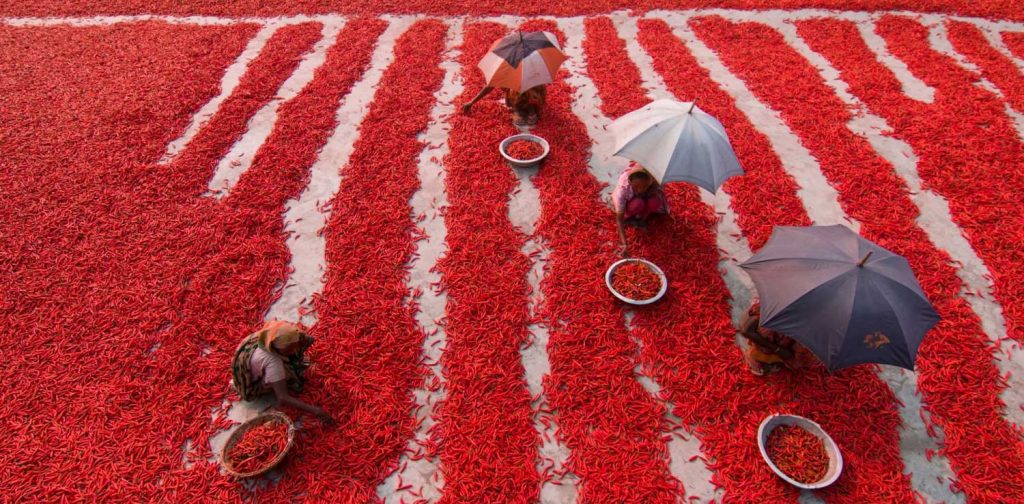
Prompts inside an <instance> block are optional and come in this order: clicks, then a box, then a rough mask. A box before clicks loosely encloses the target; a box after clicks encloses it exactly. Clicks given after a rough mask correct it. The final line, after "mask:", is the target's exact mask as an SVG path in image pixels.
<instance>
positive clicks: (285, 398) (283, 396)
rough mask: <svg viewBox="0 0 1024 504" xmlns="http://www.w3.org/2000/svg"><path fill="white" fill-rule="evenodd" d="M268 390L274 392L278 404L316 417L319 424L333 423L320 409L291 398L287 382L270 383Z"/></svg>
mask: <svg viewBox="0 0 1024 504" xmlns="http://www.w3.org/2000/svg"><path fill="white" fill-rule="evenodd" d="M270 388H271V389H273V390H274V396H276V397H277V401H278V402H279V403H280V404H283V405H286V406H291V407H293V408H296V409H300V410H302V411H305V412H307V413H311V414H313V415H316V416H317V418H319V419H320V421H321V422H324V423H327V424H333V423H334V419H333V418H331V416H330V415H328V414H327V412H326V411H324V410H323V409H322V408H318V407H316V406H313V405H312V404H309V403H307V402H304V401H301V400H299V399H298V398H296V397H292V395H291V394H289V393H288V382H287V381H286V380H281V381H276V382H274V383H271V384H270Z"/></svg>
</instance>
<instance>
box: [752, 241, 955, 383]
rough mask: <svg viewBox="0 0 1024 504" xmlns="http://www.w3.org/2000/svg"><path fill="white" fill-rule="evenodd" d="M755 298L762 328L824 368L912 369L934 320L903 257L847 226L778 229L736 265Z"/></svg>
mask: <svg viewBox="0 0 1024 504" xmlns="http://www.w3.org/2000/svg"><path fill="white" fill-rule="evenodd" d="M740 266H741V267H743V269H745V270H746V271H747V273H749V274H750V277H751V278H753V280H754V286H755V287H756V288H757V293H758V296H760V298H761V325H762V326H764V327H767V328H768V329H773V330H776V331H778V332H781V333H783V334H785V335H787V336H790V337H792V338H793V339H795V340H797V341H799V342H800V343H801V344H802V345H804V346H805V347H807V348H808V349H809V350H810V351H811V352H814V354H815V355H817V356H818V358H819V359H821V361H822V362H824V363H825V365H826V366H827V367H828V369H829V370H830V371H835V370H837V369H841V368H844V367H848V366H853V365H855V364H864V363H877V364H891V365H895V366H900V367H904V368H907V369H911V370H913V369H914V361H915V359H916V358H917V348H918V346H920V345H921V340H922V339H924V335H925V333H927V332H928V330H930V329H931V328H932V326H934V325H935V324H936V323H937V322H938V321H939V314H938V313H936V312H935V309H934V308H933V307H932V305H931V303H930V302H929V301H928V298H927V297H926V296H925V294H924V291H922V290H921V286H920V285H919V284H918V283H917V279H916V278H915V277H914V272H913V271H912V270H911V269H910V265H909V264H908V263H907V260H906V259H904V258H903V257H900V256H898V255H896V254H894V253H892V252H890V251H888V250H886V249H884V248H882V247H880V246H878V245H876V244H874V243H872V242H870V241H868V240H865V239H864V238H861V237H860V236H859V235H857V234H856V233H854V232H853V231H850V230H849V229H848V228H846V227H845V226H810V227H794V226H776V227H775V230H774V231H773V232H772V236H771V238H770V239H769V240H768V243H767V244H765V246H764V248H762V249H761V251H760V252H758V253H757V254H755V255H754V256H753V257H751V258H750V259H749V260H747V261H746V262H744V263H743V264H741V265H740Z"/></svg>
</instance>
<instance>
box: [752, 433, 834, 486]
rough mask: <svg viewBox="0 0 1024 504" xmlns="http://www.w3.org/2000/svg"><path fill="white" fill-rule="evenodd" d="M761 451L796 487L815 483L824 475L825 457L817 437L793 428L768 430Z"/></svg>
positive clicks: (826, 459) (826, 461)
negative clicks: (797, 483) (769, 431)
mask: <svg viewBox="0 0 1024 504" xmlns="http://www.w3.org/2000/svg"><path fill="white" fill-rule="evenodd" d="M765 451H766V452H768V458H770V459H771V460H772V463H773V464H775V467H778V468H779V469H780V470H781V471H782V472H784V473H786V475H787V476H789V477H790V478H793V479H794V480H796V481H799V482H800V483H805V484H809V483H817V482H819V481H821V480H822V479H823V478H824V477H825V473H826V472H827V471H828V463H829V458H828V453H827V452H826V451H825V445H824V443H822V442H821V440H820V439H818V437H817V436H815V435H814V434H811V433H810V432H808V431H807V430H806V429H803V428H800V427H798V426H795V425H780V426H778V427H776V428H774V429H772V431H771V433H770V434H768V440H767V442H765Z"/></svg>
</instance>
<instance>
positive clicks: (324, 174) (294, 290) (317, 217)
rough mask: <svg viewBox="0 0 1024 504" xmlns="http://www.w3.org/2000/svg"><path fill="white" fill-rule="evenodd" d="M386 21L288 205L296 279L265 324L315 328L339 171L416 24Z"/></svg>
mask: <svg viewBox="0 0 1024 504" xmlns="http://www.w3.org/2000/svg"><path fill="white" fill-rule="evenodd" d="M384 19H386V20H388V21H389V24H388V28H387V29H386V30H384V33H383V34H382V35H381V36H380V38H379V39H378V40H377V47H376V48H375V49H374V51H373V55H372V56H371V58H370V68H369V69H368V70H367V71H366V73H365V74H363V76H362V78H361V79H360V80H359V82H357V83H356V84H355V85H354V86H353V87H352V90H351V91H350V92H349V94H348V95H347V96H346V97H345V98H344V99H343V100H342V101H341V105H340V106H339V107H338V110H337V113H336V116H335V120H336V121H337V126H336V127H335V129H334V132H333V133H332V134H331V137H330V138H329V139H328V140H327V143H326V144H325V145H324V147H323V148H322V149H321V150H320V154H319V156H318V157H317V160H316V162H315V163H313V167H312V173H311V176H310V180H309V184H308V185H307V186H306V188H305V189H304V190H303V191H302V194H300V195H299V197H298V198H297V199H293V200H290V201H288V203H287V204H285V212H284V228H285V232H286V233H288V235H289V236H288V239H287V242H286V243H287V245H288V251H289V252H291V257H292V260H291V268H292V273H291V274H290V275H289V276H288V279H287V280H286V281H285V284H284V287H283V288H282V291H281V297H280V298H278V299H277V301H276V302H274V304H273V305H272V306H271V307H270V310H269V312H268V313H267V315H266V318H267V319H278V320H294V321H301V322H302V323H303V324H305V325H306V326H307V327H308V326H311V325H313V324H314V323H315V322H316V315H315V314H314V313H312V312H311V311H310V310H312V302H313V296H314V295H315V294H317V293H319V292H320V290H321V289H322V288H323V284H324V280H323V275H324V272H325V270H326V259H325V248H326V244H325V242H324V238H323V236H321V235H320V230H321V229H323V227H324V225H325V224H326V223H327V220H328V219H329V218H330V213H331V209H330V203H331V200H332V199H334V195H335V194H336V193H337V192H338V188H339V187H341V180H342V174H341V170H342V168H344V167H345V165H347V164H348V158H349V156H351V155H352V149H353V148H354V146H355V141H356V138H358V137H359V131H360V128H361V127H362V122H363V118H364V117H365V116H366V113H367V112H368V111H369V108H370V102H371V101H373V97H374V95H375V94H376V90H377V85H378V84H379V83H380V79H381V77H382V76H383V74H384V70H385V69H387V67H388V66H390V65H391V63H392V62H393V61H394V59H395V51H394V48H395V43H396V42H397V41H398V37H399V36H401V35H402V33H404V32H405V30H406V29H408V28H409V26H410V25H412V23H413V22H414V21H415V20H416V19H417V18H415V17H405V16H402V17H390V16H388V17H385V18H384ZM356 125H359V126H356ZM300 311H302V312H303V313H302V314H300Z"/></svg>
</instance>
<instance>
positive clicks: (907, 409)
mask: <svg viewBox="0 0 1024 504" xmlns="http://www.w3.org/2000/svg"><path fill="white" fill-rule="evenodd" d="M734 20H736V21H771V19H770V18H768V17H759V18H757V19H754V18H749V19H745V18H743V17H740V18H734ZM672 24H673V30H674V32H675V34H676V35H677V36H678V37H679V38H680V39H682V40H683V41H684V42H685V43H686V44H687V46H688V47H689V48H690V50H691V52H692V53H693V54H694V56H695V57H696V58H697V60H698V61H699V62H700V64H701V65H702V66H704V67H705V68H706V69H708V71H709V73H710V74H711V76H712V78H713V79H714V80H715V81H716V82H718V83H719V85H720V86H721V87H722V88H723V89H724V90H726V91H727V92H729V93H730V94H731V95H732V96H733V98H734V99H736V101H737V105H738V106H739V107H740V109H741V110H743V111H744V112H745V113H746V114H747V116H748V117H750V118H751V120H752V122H753V123H754V125H755V127H757V128H758V129H759V130H760V131H761V132H762V133H765V135H766V136H767V137H768V139H769V141H770V142H771V143H772V145H777V143H778V142H780V141H788V140H787V139H786V138H788V137H789V136H790V135H793V133H792V131H790V130H789V129H788V127H786V132H787V135H786V137H784V138H776V137H775V135H776V134H777V132H778V130H777V129H774V128H770V127H766V126H767V125H764V124H762V123H761V122H760V120H759V119H758V118H757V117H755V116H753V115H751V114H750V113H749V112H747V111H746V109H747V108H748V107H750V104H751V103H755V102H756V99H754V97H753V96H752V94H751V93H750V91H749V90H748V89H746V86H745V85H744V84H743V83H742V82H741V81H740V80H739V79H738V78H737V77H736V76H735V75H733V74H732V73H731V72H730V71H729V70H728V68H727V67H726V66H725V65H724V63H722V61H721V60H720V59H719V58H718V56H717V55H716V54H714V52H713V51H711V50H710V48H708V47H707V46H706V45H705V44H704V43H703V42H702V41H700V40H699V39H698V38H697V37H696V35H695V34H694V33H693V31H692V30H690V28H689V26H687V25H686V22H685V20H675V22H673V23H672ZM761 107H765V108H767V107H766V106H765V105H763V104H759V105H757V106H756V107H755V108H761ZM761 117H770V116H761ZM774 126H777V125H774ZM783 126H785V125H783ZM776 152H778V148H777V147H776ZM808 155H810V154H809V153H808ZM809 161H811V162H812V163H813V165H814V169H815V170H817V171H818V173H819V174H820V175H821V176H822V178H824V175H823V174H821V171H820V170H821V168H820V166H818V164H817V161H816V160H814V159H813V158H811V159H809ZM786 165H787V164H786V163H785V162H784V163H783V166H784V167H786ZM787 169H788V168H787ZM790 173H791V175H792V172H790ZM798 183H799V182H798ZM801 190H802V191H804V192H823V191H827V192H831V193H833V194H834V189H832V188H831V187H828V188H826V187H824V186H816V187H812V188H808V187H804V186H802V187H801ZM800 192H801V191H798V194H799V193H800ZM821 196H822V195H821V194H819V197H818V198H816V199H815V200H810V201H809V200H807V199H804V198H803V197H802V194H801V201H802V203H803V205H804V207H805V209H806V210H807V213H808V215H809V216H810V217H811V219H812V220H813V221H814V222H816V223H819V224H843V223H844V221H845V222H847V223H852V224H853V226H851V227H853V228H854V229H858V228H859V225H858V223H856V222H855V221H852V219H850V217H848V216H846V215H845V212H843V210H842V207H841V205H840V204H839V200H838V199H831V200H829V201H828V203H827V205H828V207H827V208H823V207H822V206H821V204H820V203H812V201H817V202H820V201H822V199H823V198H822V197H821ZM837 212H838V213H839V215H840V216H841V218H839V219H836V218H834V217H833V216H834V215H836V214H837ZM879 376H880V377H881V378H882V379H883V380H885V381H886V383H887V384H888V386H889V387H890V389H892V390H893V392H894V394H895V395H896V396H897V398H898V399H899V400H900V402H901V403H902V405H901V406H900V411H899V414H900V417H901V419H902V421H903V430H902V431H901V433H900V444H901V457H902V458H903V461H904V464H905V467H906V468H907V469H908V470H909V471H911V472H912V473H913V475H912V484H914V487H915V488H916V489H918V490H919V491H921V492H922V493H927V492H931V491H932V487H935V486H939V487H941V488H939V489H935V490H934V493H936V494H937V495H939V496H941V498H945V499H946V500H951V499H952V496H951V495H950V493H949V491H948V489H947V488H946V487H945V486H942V485H936V483H937V482H938V480H937V478H939V477H944V478H947V479H948V478H949V477H951V476H952V473H951V472H950V471H949V467H948V463H947V464H946V465H945V468H944V469H945V470H943V468H942V465H941V464H940V463H939V461H936V463H935V464H932V463H930V462H928V461H926V460H925V457H924V453H925V452H924V450H923V449H922V448H923V445H924V446H927V445H925V444H926V443H933V444H932V445H931V446H932V447H933V448H932V449H935V448H937V445H935V444H934V440H932V439H931V438H929V437H928V435H927V430H926V428H925V425H924V422H923V421H922V420H921V417H920V415H921V414H923V411H921V409H920V401H919V400H918V399H917V397H916V396H915V390H916V377H915V376H914V375H913V374H912V373H906V374H902V375H901V374H900V373H899V371H895V372H893V371H891V370H890V371H883V372H881V373H879ZM918 457H920V460H919V459H918ZM813 500H814V498H813V497H812V496H811V495H807V494H806V493H805V494H804V495H803V496H802V499H801V501H802V502H810V501H813ZM940 500H941V499H940Z"/></svg>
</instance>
